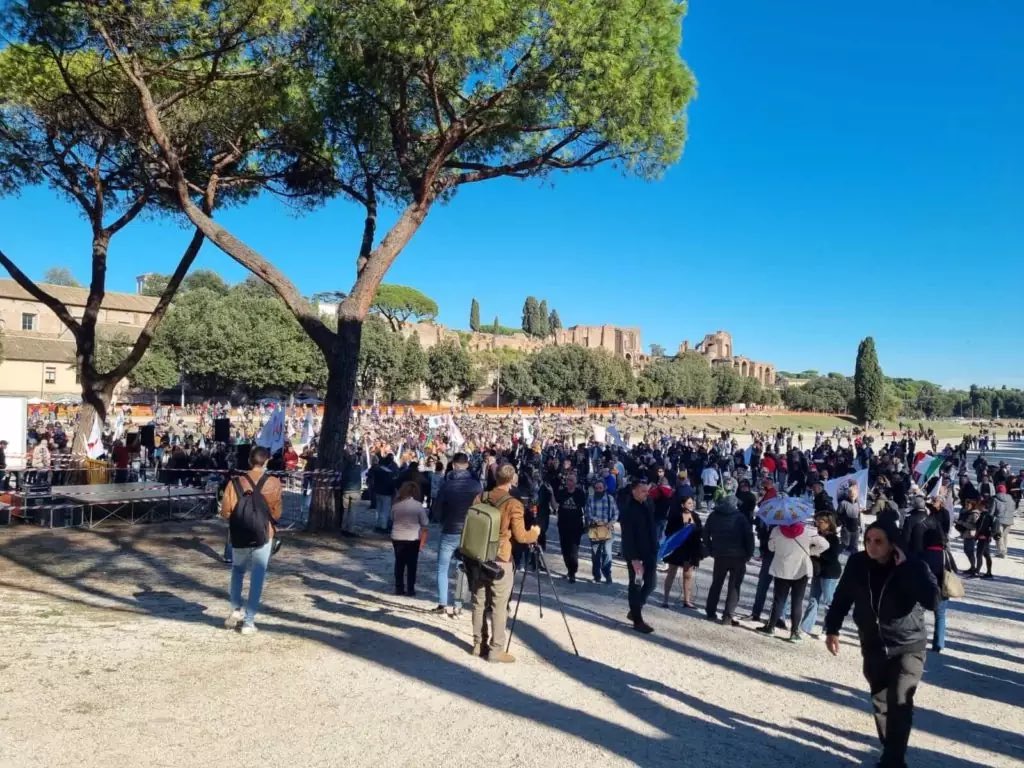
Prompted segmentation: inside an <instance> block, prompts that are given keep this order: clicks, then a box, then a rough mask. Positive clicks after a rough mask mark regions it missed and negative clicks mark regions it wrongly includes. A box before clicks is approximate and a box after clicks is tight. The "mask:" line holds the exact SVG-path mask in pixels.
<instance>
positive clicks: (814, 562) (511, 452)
mask: <svg viewBox="0 0 1024 768" xmlns="http://www.w3.org/2000/svg"><path fill="white" fill-rule="evenodd" d="M271 412H272V409H267V408H265V407H262V406H260V407H254V408H250V409H247V410H243V411H241V412H234V411H232V409H230V408H229V407H228V406H226V405H225V406H217V405H211V406H210V407H208V408H200V409H194V412H188V413H181V412H178V411H177V409H170V410H168V411H166V412H165V411H160V412H157V414H156V417H155V420H154V423H155V427H156V429H157V430H159V431H158V432H157V433H156V441H155V445H154V448H153V449H152V450H149V451H147V449H146V448H145V447H143V446H142V445H141V443H140V441H139V440H137V439H136V440H130V439H126V433H128V432H129V431H130V430H131V427H132V422H131V419H130V415H129V414H123V415H122V424H121V425H120V426H119V427H118V428H117V430H116V433H115V430H111V433H110V434H108V435H107V436H106V438H107V441H106V445H107V447H108V456H109V457H110V459H111V460H112V463H113V466H114V471H115V477H116V478H117V480H118V481H124V480H128V479H145V478H146V477H147V474H148V473H155V477H156V478H158V479H159V480H160V481H161V482H168V483H182V484H200V483H204V482H213V483H217V484H218V485H219V487H220V489H221V491H222V493H221V498H222V501H221V505H220V512H221V515H222V516H223V517H224V518H226V519H227V520H228V521H229V534H228V539H229V541H228V546H227V548H226V551H225V560H227V561H228V562H230V563H231V566H232V571H231V582H230V590H229V595H230V609H231V610H230V615H229V617H228V619H227V621H226V625H227V626H229V627H237V626H240V628H241V631H242V632H243V634H251V633H253V632H255V631H256V621H255V620H256V616H257V614H258V610H259V603H260V597H261V593H262V589H263V584H264V581H265V578H266V574H267V569H268V566H269V563H270V559H271V555H272V553H273V552H274V551H275V547H276V545H278V544H279V543H280V541H279V539H277V537H276V521H277V520H279V519H280V517H281V511H282V492H283V489H284V488H285V487H286V486H287V485H289V484H291V485H292V486H293V487H295V488H296V489H299V488H301V492H302V493H303V495H304V496H305V498H306V503H307V504H308V501H309V499H310V498H311V494H312V490H313V487H314V485H315V484H316V483H318V482H323V480H322V479H317V473H318V472H327V471H328V470H326V469H324V470H320V469H319V468H318V464H317V455H316V440H315V439H307V440H306V441H305V443H306V444H305V445H297V444H293V441H292V439H288V440H286V441H285V442H284V444H283V446H282V447H281V448H280V449H278V450H277V451H275V452H270V451H268V450H266V449H264V448H262V447H253V448H252V449H251V450H247V451H246V453H247V457H246V458H245V459H244V462H245V463H247V464H248V467H249V468H248V471H247V472H245V473H241V474H239V471H240V469H241V467H239V468H238V470H239V471H236V466H235V464H236V463H242V461H240V459H241V453H240V452H239V450H238V444H240V443H244V442H250V441H253V440H254V439H255V438H256V436H257V435H258V434H259V433H260V430H261V429H262V427H263V426H264V424H265V423H266V422H267V419H268V418H269V415H270V413H271ZM223 418H230V419H231V420H232V432H231V436H230V439H229V440H228V441H224V442H218V441H216V440H215V439H214V438H215V437H216V436H217V435H216V433H215V431H216V426H215V423H216V421H217V420H218V419H223ZM68 426H72V425H68ZM318 427H319V419H318V418H316V417H315V414H314V412H313V411H310V410H306V409H304V408H297V409H294V410H290V411H288V412H287V413H286V421H285V428H286V431H287V433H288V435H289V436H290V437H291V438H296V437H298V436H302V437H305V438H315V429H316V428H318ZM70 433H71V430H69V429H67V428H65V425H64V424H62V423H61V422H59V421H58V422H53V421H52V420H48V421H45V422H41V421H36V422H33V424H32V428H31V432H30V440H31V442H32V449H31V456H30V462H29V463H30V467H31V471H35V472H41V471H47V472H53V473H56V472H59V471H60V469H59V467H60V461H59V459H58V458H57V457H58V456H60V455H62V454H63V455H67V452H68V443H69V442H70V440H69V434H70ZM310 433H312V434H310ZM1020 436H1021V431H1020V430H1015V429H1011V430H1010V431H1009V432H1008V433H1007V439H1008V440H1010V441H1015V440H1019V439H1020ZM349 438H350V444H349V446H348V447H347V449H346V452H345V460H344V463H343V466H342V468H341V469H340V471H338V470H335V469H334V468H331V469H330V470H329V472H328V475H329V477H328V479H327V482H329V483H331V484H333V486H334V489H335V491H336V492H337V497H336V498H337V499H338V500H339V507H340V510H341V513H340V515H339V519H338V523H339V527H340V533H341V534H342V535H344V536H349V537H356V536H359V535H361V534H360V533H359V532H358V531H357V526H356V512H357V509H358V505H359V504H360V503H361V502H362V501H368V502H369V506H370V509H371V510H373V513H374V522H375V526H374V527H375V529H376V531H377V532H378V533H380V534H381V535H385V536H387V537H388V538H389V539H390V540H391V545H392V549H393V552H394V584H393V587H394V591H395V593H396V594H400V595H404V596H411V597H415V596H416V595H417V590H416V582H417V570H418V564H419V554H420V552H421V551H422V549H423V547H424V546H426V542H427V535H428V534H427V531H428V528H429V526H430V524H431V523H437V524H439V526H440V537H439V540H438V541H437V543H436V547H437V578H436V585H437V595H436V598H437V599H436V606H435V608H434V609H433V610H434V612H435V613H437V614H439V615H441V614H449V613H452V612H453V611H454V607H455V599H454V597H455V596H454V595H453V590H452V585H453V582H454V579H453V576H454V573H453V566H454V563H455V561H456V560H457V559H458V553H459V548H460V542H461V539H462V533H463V528H464V526H465V524H466V519H467V516H468V515H469V514H471V513H472V512H471V511H472V510H473V508H474V507H475V506H477V505H480V504H486V505H490V506H493V507H495V508H497V509H498V510H499V512H500V526H499V540H498V543H497V547H496V552H495V557H494V563H493V564H492V566H493V567H492V569H491V571H489V572H488V573H489V575H484V572H482V571H481V570H480V569H474V568H472V567H468V566H467V564H466V563H465V562H464V563H463V566H462V568H463V570H464V571H465V578H466V581H467V589H466V590H465V591H466V593H468V595H469V596H470V597H469V599H470V601H471V602H472V609H473V610H472V626H473V636H474V644H473V648H472V652H473V653H474V654H475V655H477V656H481V657H484V658H487V659H489V660H491V661H497V662H504V663H511V662H514V661H515V659H514V658H513V657H512V656H511V655H510V654H509V653H508V652H507V649H506V648H505V642H506V637H507V634H506V629H505V624H506V620H507V612H508V606H509V600H510V597H511V590H512V584H513V580H514V577H515V574H516V573H517V572H520V571H524V570H533V569H538V568H544V567H545V563H548V562H550V561H548V560H547V559H546V558H541V557H538V556H537V552H538V550H539V552H541V553H544V552H546V551H547V550H548V549H549V548H551V549H554V547H552V544H553V543H554V541H553V540H554V539H555V534H556V533H557V545H558V546H557V552H558V555H559V556H560V558H561V561H562V565H563V567H564V578H565V582H566V583H567V584H569V585H571V584H574V583H575V582H576V581H577V579H578V578H580V569H581V557H580V551H581V545H583V546H585V547H586V548H587V549H588V551H589V555H590V578H591V579H592V580H593V582H594V583H597V584H601V585H604V586H605V587H607V585H610V584H613V583H614V578H615V576H614V574H615V571H614V569H613V562H614V559H615V558H616V557H619V558H621V560H622V561H624V564H625V573H626V587H627V602H628V605H627V606H626V613H625V617H626V620H627V621H628V622H629V623H630V624H631V625H632V627H633V628H634V629H635V630H636V631H637V632H639V633H642V634H649V633H651V632H654V631H655V630H654V627H653V626H652V624H651V621H650V615H651V614H650V611H649V610H648V603H649V601H650V598H651V596H652V594H654V593H655V592H656V591H658V589H659V584H658V581H659V574H663V576H662V578H661V585H660V605H661V606H662V607H663V608H671V607H673V606H675V605H679V606H680V607H681V608H682V609H683V610H688V611H695V612H702V613H703V615H704V617H705V618H706V619H708V620H711V621H715V622H718V623H720V624H721V625H723V626H725V627H737V626H740V625H741V624H742V623H743V620H744V619H745V620H746V621H748V622H754V623H755V626H756V628H757V630H758V631H759V632H760V633H761V634H763V635H765V636H768V637H770V636H774V635H777V634H778V633H779V632H783V633H784V635H783V636H784V637H785V639H787V640H788V641H790V642H792V643H800V642H802V641H803V640H804V639H805V638H807V637H812V638H822V639H824V640H825V643H826V646H827V647H828V649H829V650H830V651H831V652H832V653H838V652H839V640H838V635H839V632H840V629H841V627H842V624H843V621H844V619H845V617H846V615H847V614H848V613H849V612H850V610H851V609H852V611H853V618H854V622H855V624H856V625H857V628H858V631H859V634H860V641H861V649H862V653H863V654H864V658H865V664H864V669H865V677H866V678H867V680H868V683H869V687H870V689H871V693H872V697H873V702H874V707H875V717H876V720H877V724H878V730H879V735H880V738H881V739H882V742H883V747H884V753H883V763H882V764H883V765H902V764H903V763H902V755H903V754H904V752H905V750H906V743H907V739H908V738H909V734H910V717H911V715H910V713H911V711H912V705H913V691H914V689H915V687H916V685H917V682H918V681H919V680H920V677H921V674H922V671H923V666H924V655H925V653H926V646H927V645H928V641H929V639H930V641H931V649H932V651H933V652H937V653H941V652H942V650H943V648H944V645H945V602H946V599H947V598H948V597H949V590H948V589H947V584H948V583H949V579H950V576H949V574H950V573H956V572H957V571H959V572H960V573H962V574H963V576H964V577H967V578H972V577H979V578H994V577H996V576H997V574H995V573H993V558H995V559H998V558H1000V557H1006V556H1007V552H1008V548H1007V541H1008V538H1009V536H1008V534H1009V532H1010V530H1011V528H1012V526H1013V524H1014V522H1015V518H1016V515H1017V510H1018V508H1019V506H1020V500H1021V492H1022V489H1024V469H1020V470H1019V471H1017V472H1013V471H1012V470H1011V468H1010V467H1009V466H1008V465H1007V463H1006V462H1005V461H1001V462H998V463H989V461H988V459H987V457H986V451H987V450H990V449H992V448H993V447H995V446H996V445H997V438H996V436H995V434H994V433H991V432H988V431H986V432H985V433H983V434H981V435H974V434H971V435H965V436H964V437H963V438H962V440H961V441H960V442H959V443H957V444H955V445H954V444H946V445H944V446H943V447H941V449H940V446H939V440H938V439H937V437H936V436H935V434H934V433H932V432H929V431H927V430H924V429H914V428H912V427H906V428H904V427H903V425H901V431H900V432H895V431H891V432H888V433H886V432H884V431H881V430H880V429H878V428H877V427H875V428H873V429H871V430H869V431H861V430H850V431H842V430H839V429H836V430H834V431H832V432H831V433H826V432H822V431H818V432H811V433H809V434H807V435H804V434H802V433H801V432H799V431H794V430H790V429H779V430H777V431H774V432H772V433H770V434H768V433H761V432H757V431H753V432H751V433H750V434H749V435H743V436H742V437H741V436H737V435H733V434H730V433H729V432H727V431H717V432H715V431H712V430H709V429H707V428H701V429H692V428H687V427H686V426H685V425H684V426H680V425H679V424H678V423H677V424H675V425H671V426H669V425H667V423H666V421H665V418H664V414H660V413H657V412H653V413H652V412H650V411H646V410H642V409H626V410H623V411H621V412H619V413H616V414H613V415H612V416H611V418H605V419H603V420H602V421H599V420H597V419H595V418H594V417H593V416H592V415H591V414H588V413H587V412H586V411H580V412H578V413H551V414H549V413H545V412H544V411H543V410H532V409H531V410H530V411H528V412H524V411H522V410H519V409H510V410H509V411H508V412H507V413H504V414H501V415H498V414H484V413H470V412H467V411H458V410H455V409H453V410H451V411H450V412H449V413H446V414H434V415H419V414H416V413H415V412H413V411H412V410H411V409H394V408H389V409H378V408H365V409H356V410H355V412H354V413H353V416H352V420H351V424H350V433H349ZM741 439H742V444H741V442H740V440H741ZM3 448H4V446H0V451H2V449H3ZM975 450H977V451H980V453H979V454H978V455H977V457H975V458H974V459H973V461H971V462H970V463H969V462H968V453H969V452H973V451H975ZM925 466H927V470H925V469H923V468H924V467H925ZM861 477H863V482H861V479H860V478H861ZM837 481H839V482H838V484H837ZM794 503H796V504H797V508H799V509H804V510H806V513H805V514H802V515H798V516H797V517H796V518H786V520H785V521H784V522H778V523H776V522H773V521H772V520H771V519H770V518H769V517H768V516H766V515H765V514H764V510H766V509H774V508H775V507H776V506H778V507H781V508H786V507H787V505H789V506H792V505H793V504H794ZM773 505H775V506H773ZM800 505H803V506H802V507H800ZM871 519H873V521H872V522H870V525H865V523H866V522H867V521H868V520H871ZM552 523H554V525H552ZM957 539H959V542H960V543H959V548H960V549H961V550H962V555H963V558H965V559H966V567H962V566H959V567H958V560H957V557H956V556H955V555H956V554H959V552H958V553H954V552H953V548H954V545H955V543H956V540H957ZM668 545H671V546H668ZM862 547H863V550H862ZM707 561H710V562H711V583H710V587H709V589H708V591H707V594H706V596H705V599H704V601H703V603H702V604H701V603H698V599H697V594H696V574H697V571H698V569H699V568H701V567H702V564H704V563H705V562H707ZM751 563H753V564H754V566H755V568H756V570H757V584H756V588H755V593H754V599H753V606H752V610H751V613H750V614H749V615H747V616H745V617H743V616H740V615H739V613H738V611H739V605H740V597H741V590H742V585H743V581H744V577H745V575H746V573H747V568H748V566H749V565H750V564H751ZM559 570H561V569H559ZM246 574H248V575H249V579H250V584H249V593H248V596H247V599H246V600H245V601H243V595H242V592H243V583H244V579H245V576H246ZM677 585H678V591H677V592H676V596H675V597H674V588H675V587H676V586H677ZM769 595H771V601H770V602H769ZM926 610H927V611H932V612H934V614H935V619H934V620H933V621H932V622H931V624H932V626H931V631H930V637H929V633H928V632H927V631H926V622H925V619H924V612H925V611H926Z"/></svg>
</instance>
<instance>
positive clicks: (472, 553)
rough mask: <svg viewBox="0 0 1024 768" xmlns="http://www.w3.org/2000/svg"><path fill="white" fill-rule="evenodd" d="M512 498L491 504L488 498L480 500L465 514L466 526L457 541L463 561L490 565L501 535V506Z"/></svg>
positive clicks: (494, 556)
mask: <svg viewBox="0 0 1024 768" xmlns="http://www.w3.org/2000/svg"><path fill="white" fill-rule="evenodd" d="M511 498H512V497H511V496H510V495H508V494H506V495H505V496H502V497H501V498H500V499H498V501H497V503H491V500H490V496H487V497H485V498H484V499H481V501H480V503H479V504H474V505H473V506H472V507H470V508H469V511H468V512H467V513H466V524H465V525H464V526H463V527H462V538H461V539H460V540H459V554H460V555H461V557H462V559H463V560H469V561H471V562H475V563H480V564H483V563H490V562H492V561H493V560H494V559H495V558H496V557H497V556H498V539H499V538H500V533H501V505H502V504H504V503H505V502H507V501H508V500H509V499H511Z"/></svg>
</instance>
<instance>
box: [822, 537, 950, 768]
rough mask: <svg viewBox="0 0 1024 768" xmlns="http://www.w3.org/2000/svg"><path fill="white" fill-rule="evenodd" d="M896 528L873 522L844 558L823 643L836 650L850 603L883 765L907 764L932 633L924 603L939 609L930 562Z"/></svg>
mask: <svg viewBox="0 0 1024 768" xmlns="http://www.w3.org/2000/svg"><path fill="white" fill-rule="evenodd" d="M898 541H899V534H898V532H897V531H896V529H895V527H893V526H891V525H888V524H885V523H878V522H875V523H872V524H871V525H869V526H868V528H867V531H866V532H865V534H864V547H865V549H864V551H863V552H858V553H856V554H854V555H851V556H850V559H849V560H848V561H847V562H846V569H845V570H844V571H843V575H842V578H840V580H839V586H838V587H837V588H836V593H835V596H834V597H833V599H832V606H831V608H829V611H828V614H827V615H826V616H825V634H826V638H825V647H827V648H828V650H829V651H830V652H831V653H832V655H833V656H835V655H838V654H839V630H840V629H842V626H843V621H844V620H845V618H846V614H848V613H849V612H850V608H851V607H852V608H853V621H854V623H855V624H856V625H857V632H858V634H859V635H860V646H861V654H862V655H863V657H864V677H865V678H866V679H867V681H868V686H869V687H870V689H871V701H872V705H873V706H874V711H875V726H876V728H877V729H878V738H879V740H880V741H881V742H882V759H881V761H880V762H879V763H878V764H879V766H881V767H882V768H903V766H905V765H906V762H905V758H906V753H907V743H908V742H909V741H910V728H911V724H912V722H913V713H914V693H915V692H916V691H917V686H918V683H920V681H921V675H922V673H923V672H924V655H925V648H926V647H927V644H928V632H927V629H926V626H925V620H924V611H925V609H927V610H930V611H934V610H935V607H936V605H937V604H938V601H939V587H938V584H937V583H936V581H935V576H934V575H933V574H932V572H931V569H929V568H928V566H927V565H926V564H925V563H924V562H923V561H921V560H918V559H916V558H914V557H910V558H908V557H907V556H906V555H905V554H904V553H903V552H902V551H901V550H900V548H899V546H898V545H897V542H898Z"/></svg>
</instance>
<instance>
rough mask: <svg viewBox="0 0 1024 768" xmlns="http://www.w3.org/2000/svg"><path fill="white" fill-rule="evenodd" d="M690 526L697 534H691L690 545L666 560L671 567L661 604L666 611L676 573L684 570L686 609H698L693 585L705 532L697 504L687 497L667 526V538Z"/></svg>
mask: <svg viewBox="0 0 1024 768" xmlns="http://www.w3.org/2000/svg"><path fill="white" fill-rule="evenodd" d="M687 525H692V526H693V530H692V531H690V535H689V536H688V537H687V539H686V541H684V542H683V544H682V546H680V547H679V548H677V549H676V550H675V551H674V552H670V553H669V554H667V555H665V558H664V562H665V563H667V564H668V573H666V574H665V598H664V599H663V600H662V601H661V605H662V607H663V608H668V598H669V595H670V594H671V592H672V582H673V581H674V580H675V578H676V573H678V571H679V569H680V568H682V569H683V578H682V582H683V607H684V608H695V607H696V606H695V605H694V603H693V582H694V579H695V578H696V575H697V567H698V566H699V565H700V558H701V547H702V544H701V540H702V538H703V533H704V530H703V526H702V524H701V521H700V516H699V515H698V514H697V503H696V501H695V500H694V498H693V496H687V497H685V498H684V499H683V500H682V502H681V503H679V504H676V505H673V508H672V509H671V510H670V511H669V515H668V521H667V523H666V525H665V537H666V538H667V537H669V536H671V535H672V534H674V533H675V532H676V531H680V530H682V529H683V528H685V527H686V526H687Z"/></svg>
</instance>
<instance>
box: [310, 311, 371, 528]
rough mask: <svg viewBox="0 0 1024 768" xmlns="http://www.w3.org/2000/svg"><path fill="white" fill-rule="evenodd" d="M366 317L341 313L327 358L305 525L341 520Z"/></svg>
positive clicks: (334, 525)
mask: <svg viewBox="0 0 1024 768" xmlns="http://www.w3.org/2000/svg"><path fill="white" fill-rule="evenodd" d="M362 333H363V320H362V318H358V317H344V316H342V313H341V311H339V313H338V333H337V336H335V338H334V341H333V344H332V347H331V349H330V352H329V353H328V354H325V357H326V359H327V393H326V394H325V396H324V418H323V421H322V422H321V423H320V444H319V448H318V461H317V468H318V469H320V470H322V473H321V474H320V475H318V479H317V483H316V486H315V488H314V492H313V503H312V505H311V507H310V511H309V522H308V523H307V525H306V529H307V530H310V531H326V530H336V529H337V528H338V527H339V526H340V524H341V475H340V472H341V469H342V465H343V463H344V458H345V443H346V440H347V437H348V424H349V419H350V418H351V416H352V402H353V400H354V398H355V394H356V373H357V372H358V370H359V345H360V342H361V340H362Z"/></svg>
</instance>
